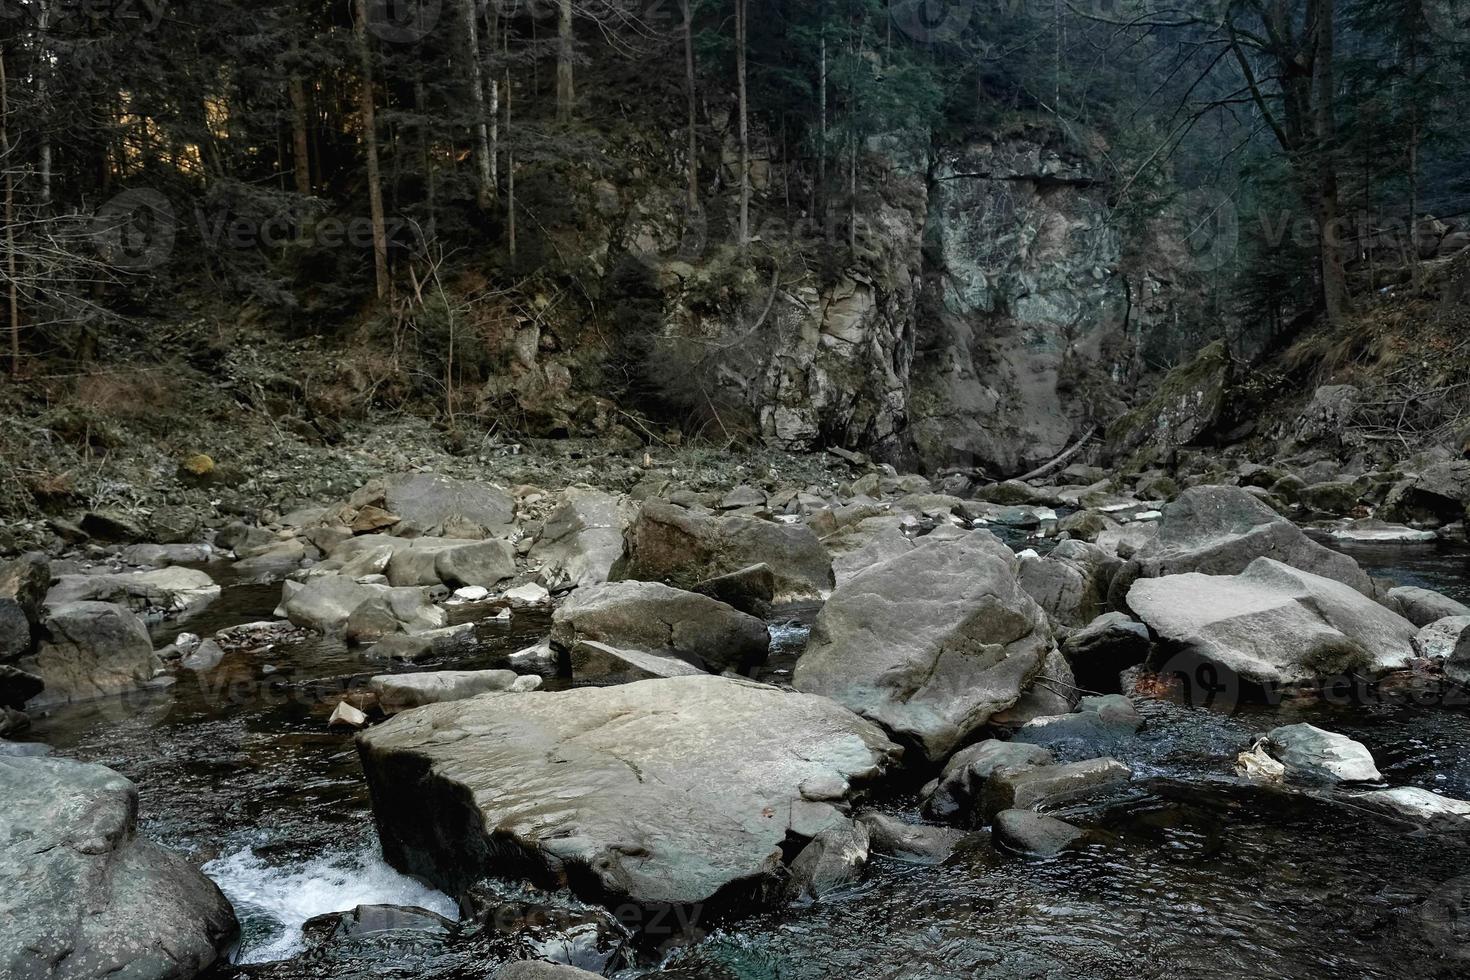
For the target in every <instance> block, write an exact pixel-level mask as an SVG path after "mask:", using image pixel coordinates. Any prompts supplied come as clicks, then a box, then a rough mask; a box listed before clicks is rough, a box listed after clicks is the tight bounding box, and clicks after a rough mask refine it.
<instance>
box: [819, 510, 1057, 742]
mask: <svg viewBox="0 0 1470 980" xmlns="http://www.w3.org/2000/svg"><path fill="white" fill-rule="evenodd" d="M1015 565H1016V561H1015V558H1014V556H1012V554H1011V552H1010V550H1009V549H1008V548H1006V546H1005V545H1004V544H1002V543H1001V542H1000V540H999V539H998V538H996V537H995V536H993V535H991V534H989V533H987V532H974V533H972V534H969V535H966V536H965V537H963V538H959V539H956V540H953V541H936V542H931V543H927V544H921V545H920V546H919V547H916V548H914V549H913V550H912V551H910V552H908V553H907V554H904V555H900V556H899V557H897V558H893V559H890V560H888V561H886V562H883V563H882V564H879V565H874V566H873V567H871V568H869V569H867V570H866V571H863V572H861V573H859V574H858V575H857V576H855V577H854V578H853V579H851V580H850V581H849V582H848V583H847V584H846V585H843V586H842V587H841V588H839V589H837V591H835V592H834V593H833V594H832V597H831V598H830V599H829V600H828V601H827V604H826V605H825V606H824V607H823V609H822V611H821V613H820V614H819V615H818V616H817V621H816V624H815V625H814V626H813V628H812V633H811V639H810V641H809V642H808V644H807V649H806V652H805V653H804V654H803V655H802V657H801V660H800V661H798V663H797V665H796V672H795V676H794V678H793V684H794V686H795V687H796V689H797V690H799V691H806V692H808V693H810V694H822V695H825V696H827V697H830V698H833V699H834V700H837V701H840V702H841V703H843V704H845V705H847V706H848V707H849V708H851V709H852V710H854V711H856V712H857V713H858V714H860V715H862V716H863V717H865V718H868V719H871V720H873V721H876V722H878V723H879V724H881V725H883V727H884V728H886V729H887V730H888V731H890V732H892V733H893V734H894V735H895V736H896V737H897V738H899V739H900V740H903V741H905V742H908V743H911V744H914V745H916V746H918V748H919V750H920V751H921V752H922V753H923V754H924V755H925V756H926V757H927V758H928V759H929V760H930V761H933V762H939V761H942V760H943V759H944V758H946V757H947V756H948V755H949V754H950V753H951V752H953V751H954V749H955V748H956V747H957V746H959V745H960V744H961V743H963V741H964V740H965V738H966V737H967V736H969V735H970V734H971V733H973V732H975V731H976V730H977V729H979V728H980V726H982V725H984V724H985V723H986V722H987V721H989V720H990V718H991V716H992V715H994V714H995V713H996V712H999V711H1002V710H1004V709H1006V708H1009V707H1010V706H1011V705H1013V704H1015V703H1016V702H1017V701H1019V700H1020V698H1021V695H1022V693H1023V692H1025V691H1026V690H1027V689H1028V687H1029V686H1030V684H1031V681H1032V680H1033V679H1034V678H1035V677H1036V675H1037V673H1039V672H1040V670H1041V667H1042V663H1043V661H1044V660H1045V658H1046V655H1047V654H1048V652H1049V651H1050V650H1051V649H1052V637H1051V630H1050V627H1049V626H1048V624H1047V620H1046V614H1045V613H1044V612H1043V611H1042V609H1041V607H1040V606H1038V605H1037V604H1036V602H1035V601H1034V600H1033V599H1032V598H1031V597H1030V596H1029V595H1027V594H1026V593H1025V591H1024V590H1023V589H1022V588H1021V586H1020V584H1019V583H1018V582H1017V581H1016V575H1015Z"/></svg>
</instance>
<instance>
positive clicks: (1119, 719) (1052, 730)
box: [1014, 694, 1143, 759]
mask: <svg viewBox="0 0 1470 980" xmlns="http://www.w3.org/2000/svg"><path fill="white" fill-rule="evenodd" d="M1141 728H1143V719H1142V718H1141V717H1140V716H1139V714H1138V709H1137V708H1135V707H1134V706H1133V702H1132V701H1130V700H1128V699H1127V698H1125V697H1124V696H1123V695H1121V694H1108V695H1104V696H1102V697H1088V698H1083V699H1082V702H1081V704H1080V705H1079V707H1078V710H1077V711H1073V712H1071V713H1069V714H1064V715H1050V716H1048V717H1044V718H1034V719H1032V720H1031V721H1028V722H1027V723H1026V724H1024V725H1022V726H1021V727H1020V728H1019V729H1018V730H1017V731H1016V733H1015V736H1014V737H1015V739H1016V740H1017V741H1018V742H1029V743H1031V744H1032V745H1039V746H1042V747H1043V748H1046V749H1050V750H1051V751H1053V752H1055V753H1056V754H1057V755H1058V756H1060V757H1061V758H1064V759H1067V758H1071V759H1087V758H1093V757H1096V756H1100V755H1108V754H1111V753H1113V752H1116V751H1118V749H1119V747H1120V746H1121V745H1123V743H1125V742H1127V741H1128V740H1129V739H1131V738H1132V737H1133V736H1134V735H1136V734H1138V731H1139V729H1141Z"/></svg>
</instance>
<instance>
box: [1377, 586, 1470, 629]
mask: <svg viewBox="0 0 1470 980" xmlns="http://www.w3.org/2000/svg"><path fill="white" fill-rule="evenodd" d="M1383 604H1384V605H1385V606H1387V607H1388V608H1390V609H1392V610H1393V611H1394V612H1396V613H1398V614H1399V615H1400V616H1403V617H1404V618H1405V619H1407V620H1408V621H1409V622H1411V623H1413V624H1414V625H1415V626H1421V627H1422V626H1428V625H1429V624H1430V623H1434V622H1438V621H1439V620H1441V619H1447V618H1449V617H1450V616H1470V606H1466V605H1465V604H1464V603H1463V602H1456V601H1455V600H1454V599H1451V598H1450V597H1449V596H1447V595H1441V594H1440V593H1438V592H1435V591H1434V590H1433V589H1420V588H1416V587H1414V586H1410V585H1401V586H1399V587H1397V588H1393V589H1389V590H1388V595H1387V596H1385V597H1384V603H1383Z"/></svg>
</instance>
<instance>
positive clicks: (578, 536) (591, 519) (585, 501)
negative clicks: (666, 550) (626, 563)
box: [530, 487, 626, 588]
mask: <svg viewBox="0 0 1470 980" xmlns="http://www.w3.org/2000/svg"><path fill="white" fill-rule="evenodd" d="M625 523H626V522H625V521H624V519H623V515H622V511H621V508H620V505H619V501H618V498H617V497H615V496H613V495H612V494H609V493H604V492H603V491H601V490H588V489H583V488H580V487H573V488H572V489H570V490H567V491H565V492H564V493H563V494H562V497H561V503H560V504H559V505H558V506H557V508H556V509H555V510H553V511H552V512H551V514H550V515H548V516H547V518H546V523H545V524H544V525H543V526H542V528H541V534H540V535H539V536H538V537H537V539H536V544H535V545H534V546H533V547H532V548H531V555H530V557H531V561H532V562H533V563H535V564H538V565H540V567H541V568H542V569H544V570H545V573H546V575H547V578H548V581H551V582H554V583H557V584H559V585H571V586H576V587H578V588H583V587H586V586H589V585H601V584H602V583H603V582H606V581H607V577H608V573H609V572H611V571H612V566H613V563H614V562H616V561H617V560H618V558H620V557H621V556H622V554H623V527H624V525H625Z"/></svg>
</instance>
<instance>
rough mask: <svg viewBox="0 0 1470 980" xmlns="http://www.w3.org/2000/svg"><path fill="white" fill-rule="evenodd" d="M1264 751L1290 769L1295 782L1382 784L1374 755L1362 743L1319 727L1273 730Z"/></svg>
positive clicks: (1288, 727) (1287, 776) (1298, 726)
mask: <svg viewBox="0 0 1470 980" xmlns="http://www.w3.org/2000/svg"><path fill="white" fill-rule="evenodd" d="M1261 747H1262V748H1264V749H1265V750H1266V752H1267V753H1269V754H1270V756H1271V757H1272V758H1273V759H1275V760H1276V761H1277V762H1279V763H1281V764H1282V766H1284V767H1285V769H1286V778H1287V779H1288V780H1289V781H1291V782H1302V783H1318V784H1335V783H1380V782H1382V781H1383V774H1382V773H1380V772H1379V771H1378V766H1377V765H1375V764H1374V762H1373V753H1371V752H1369V751H1368V747H1367V746H1366V745H1364V744H1363V743H1362V742H1357V741H1354V740H1353V739H1350V738H1348V737H1347V736H1346V735H1339V734H1337V733H1336V732H1329V731H1324V730H1323V729H1321V728H1318V727H1316V726H1315V725H1308V724H1299V725H1284V726H1282V727H1280V728H1276V729H1273V730H1272V731H1271V732H1270V733H1269V734H1268V735H1267V736H1266V737H1265V739H1264V741H1263V743H1262V746H1261Z"/></svg>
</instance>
